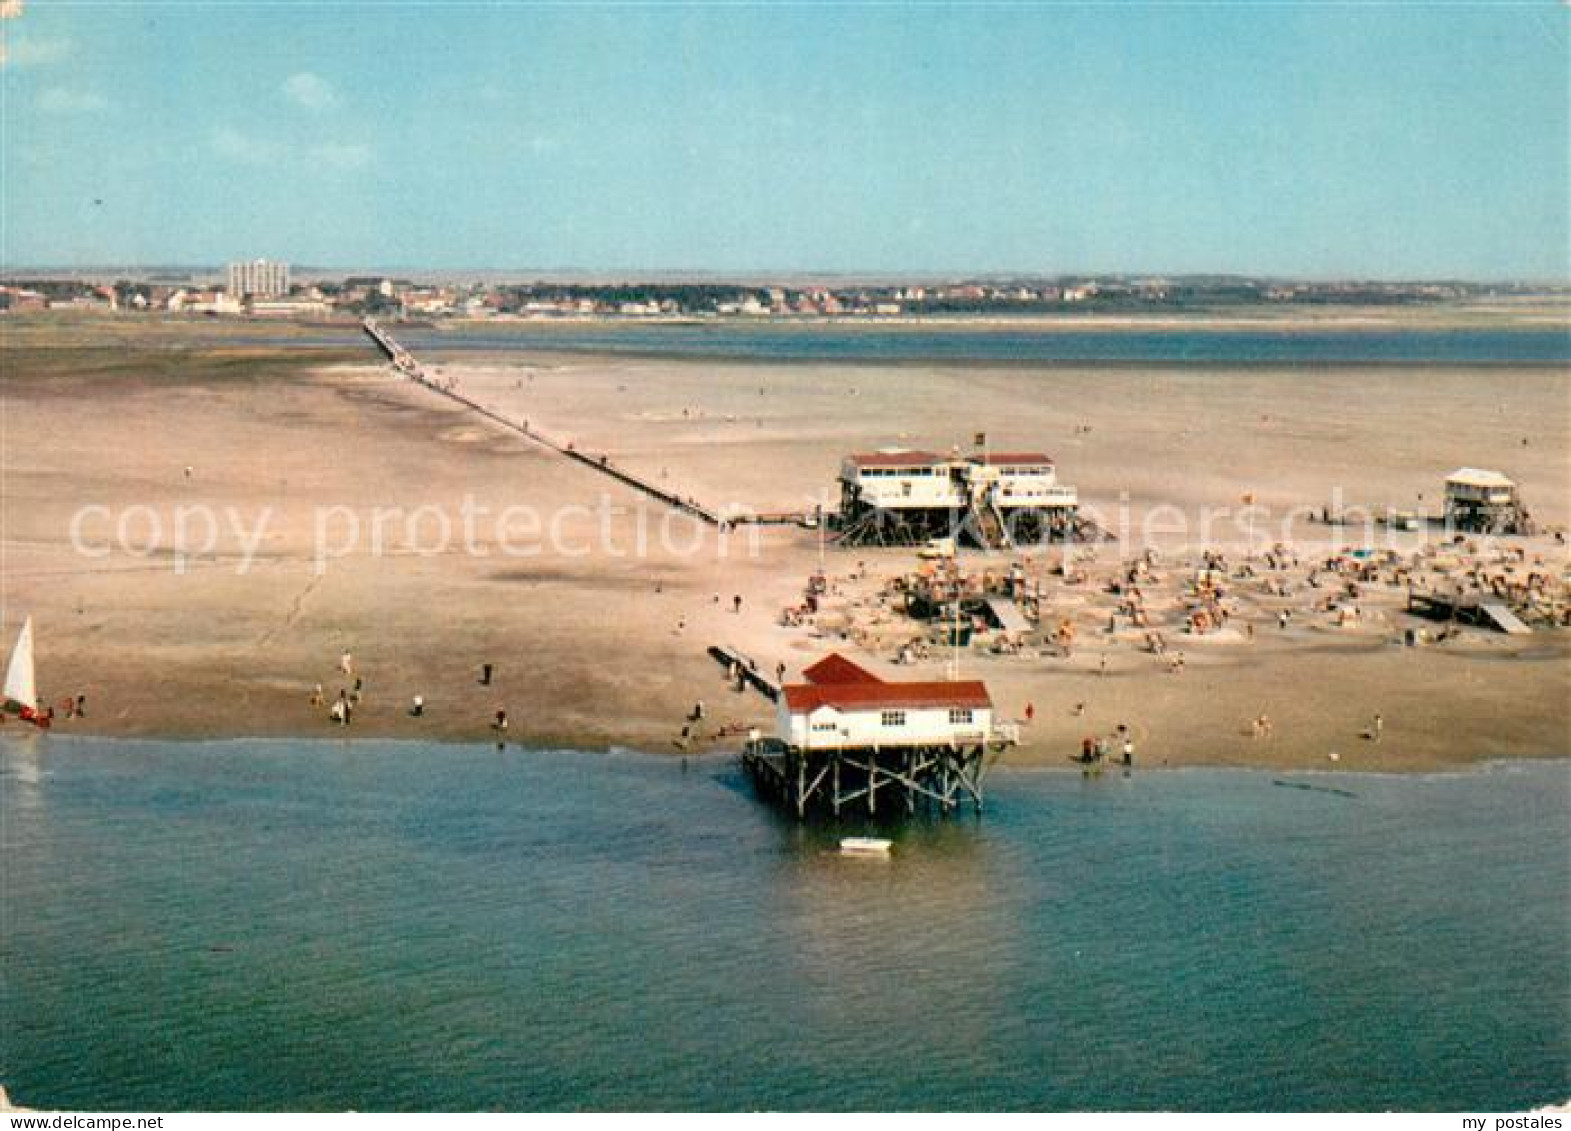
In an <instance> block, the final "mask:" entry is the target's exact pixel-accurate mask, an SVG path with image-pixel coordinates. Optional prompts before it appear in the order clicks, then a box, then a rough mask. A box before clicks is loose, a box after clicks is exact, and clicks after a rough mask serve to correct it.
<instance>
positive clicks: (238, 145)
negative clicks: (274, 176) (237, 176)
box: [212, 126, 280, 165]
mask: <svg viewBox="0 0 1571 1131" xmlns="http://www.w3.org/2000/svg"><path fill="white" fill-rule="evenodd" d="M212 144H213V152H214V153H216V154H218V155H219V156H220V157H227V158H228V159H229V160H231V161H237V162H239V163H240V164H242V165H266V164H268V163H269V162H271V161H275V160H277V158H278V156H279V153H280V150H279V147H278V145H277V144H276V143H274V142H271V141H268V140H267V139H266V138H259V137H254V136H252V135H251V134H248V133H245V132H243V131H241V130H237V129H235V128H234V127H233V126H219V127H218V128H216V129H215V130H213V134H212Z"/></svg>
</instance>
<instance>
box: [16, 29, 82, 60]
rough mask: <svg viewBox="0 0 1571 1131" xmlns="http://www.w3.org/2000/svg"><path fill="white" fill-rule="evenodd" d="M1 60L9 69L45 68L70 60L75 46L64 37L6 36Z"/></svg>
mask: <svg viewBox="0 0 1571 1131" xmlns="http://www.w3.org/2000/svg"><path fill="white" fill-rule="evenodd" d="M3 46H4V48H5V54H4V56H3V58H4V59H5V61H6V65H7V66H11V67H47V66H48V65H49V64H51V63H58V62H60V61H61V60H62V59H67V58H70V56H71V52H72V51H73V50H75V46H76V45H75V44H73V43H72V42H71V41H70V40H69V39H66V38H64V37H60V38H55V39H41V38H39V37H38V36H30V35H11V36H6V38H5V43H4V45H3Z"/></svg>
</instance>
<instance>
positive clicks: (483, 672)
mask: <svg viewBox="0 0 1571 1131" xmlns="http://www.w3.org/2000/svg"><path fill="white" fill-rule="evenodd" d="M492 668H493V665H492V664H489V663H486V664H481V665H480V686H481V687H490V686H491V671H492Z"/></svg>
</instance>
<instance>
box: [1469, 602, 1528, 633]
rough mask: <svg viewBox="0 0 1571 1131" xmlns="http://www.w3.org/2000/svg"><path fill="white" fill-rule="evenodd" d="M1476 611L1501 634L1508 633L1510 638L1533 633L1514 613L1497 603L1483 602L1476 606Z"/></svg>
mask: <svg viewBox="0 0 1571 1131" xmlns="http://www.w3.org/2000/svg"><path fill="white" fill-rule="evenodd" d="M1478 611H1479V613H1480V615H1481V616H1482V617H1483V619H1484V620H1486V621H1488V622H1489V623H1490V624H1492V625H1494V626H1495V627H1496V628H1498V629H1499V630H1500V631H1501V632H1508V633H1510V634H1511V635H1512V636H1522V635H1524V634H1526V633H1531V632H1532V631H1533V630H1532V629H1531V628H1528V627H1527V625H1525V624H1523V623H1522V621H1521V620H1520V619H1519V618H1518V617H1517V615H1516V614H1515V613H1513V612H1512V611H1511V610H1510V609H1508V608H1506V607H1505V606H1504V605H1502V604H1501V603H1500V602H1499V601H1484V602H1482V603H1481V604H1480V605H1479V606H1478Z"/></svg>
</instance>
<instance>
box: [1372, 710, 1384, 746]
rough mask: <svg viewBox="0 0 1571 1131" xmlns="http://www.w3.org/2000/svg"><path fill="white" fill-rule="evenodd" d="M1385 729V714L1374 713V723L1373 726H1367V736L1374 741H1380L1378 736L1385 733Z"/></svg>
mask: <svg viewBox="0 0 1571 1131" xmlns="http://www.w3.org/2000/svg"><path fill="white" fill-rule="evenodd" d="M1385 729H1386V720H1385V716H1383V715H1376V716H1375V724H1374V726H1372V727H1370V728H1369V737H1370V738H1372V739H1373V740H1374V741H1376V742H1379V741H1380V736H1381V735H1382V734H1384V733H1385Z"/></svg>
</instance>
